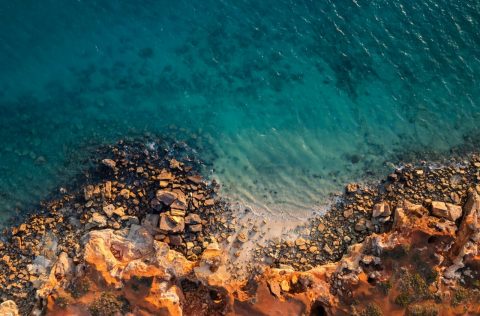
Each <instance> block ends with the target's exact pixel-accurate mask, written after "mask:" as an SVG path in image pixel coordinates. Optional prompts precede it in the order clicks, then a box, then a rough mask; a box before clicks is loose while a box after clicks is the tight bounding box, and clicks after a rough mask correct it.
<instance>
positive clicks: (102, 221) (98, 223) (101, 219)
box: [85, 213, 107, 229]
mask: <svg viewBox="0 0 480 316" xmlns="http://www.w3.org/2000/svg"><path fill="white" fill-rule="evenodd" d="M106 226H107V218H106V217H105V216H103V215H101V214H100V213H93V214H92V217H91V218H90V219H89V220H88V223H87V224H86V225H85V228H86V229H92V228H95V227H99V228H103V227H106Z"/></svg>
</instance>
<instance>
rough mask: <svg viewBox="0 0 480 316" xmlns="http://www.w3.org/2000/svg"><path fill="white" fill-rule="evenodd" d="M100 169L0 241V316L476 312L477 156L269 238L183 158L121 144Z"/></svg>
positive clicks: (370, 192) (351, 193)
mask: <svg viewBox="0 0 480 316" xmlns="http://www.w3.org/2000/svg"><path fill="white" fill-rule="evenodd" d="M100 156H101V157H100V158H99V159H98V163H97V165H96V167H94V168H93V169H92V170H91V171H90V172H89V173H88V174H87V175H86V177H85V179H86V180H85V182H84V183H83V184H82V185H79V186H77V187H75V188H74V189H73V190H72V191H71V192H67V191H66V190H63V192H62V195H61V196H60V197H59V198H56V199H53V200H51V201H48V202H45V203H44V204H43V207H42V209H41V210H39V211H38V212H36V213H34V214H33V215H31V216H29V217H27V218H26V219H25V220H24V221H22V222H21V223H19V224H18V225H15V226H14V227H11V228H10V229H5V231H4V234H3V238H2V242H1V243H0V281H1V282H0V302H3V303H2V304H1V305H0V315H44V314H46V315H93V316H95V315H127V314H128V315H326V314H328V315H342V314H344V315H355V314H356V315H391V314H392V315H394V314H398V315H403V314H405V313H406V314H408V315H450V314H465V313H470V314H479V313H480V292H479V290H480V283H479V282H478V279H479V277H480V264H479V263H480V261H479V259H480V249H479V242H480V222H479V220H480V197H479V196H478V191H480V186H477V184H478V183H479V182H480V157H479V156H476V155H470V156H469V157H468V159H464V160H456V161H453V160H452V161H451V162H450V163H448V164H445V165H443V166H439V167H437V168H434V167H432V166H431V165H427V164H417V165H405V166H403V167H402V168H399V169H397V170H395V171H394V172H393V173H392V174H390V175H389V176H388V178H387V179H385V180H384V181H382V182H381V183H379V184H378V185H374V186H370V187H364V186H361V185H359V184H354V183H352V184H348V185H347V186H346V188H345V193H344V194H343V195H342V196H341V198H339V199H338V202H336V203H334V204H333V205H332V206H331V208H330V209H329V210H328V211H327V212H326V214H325V215H323V216H317V217H314V218H311V219H309V220H308V221H305V223H303V224H300V225H298V226H297V227H295V229H294V233H293V234H285V235H282V236H280V237H275V238H269V237H268V236H267V235H266V231H267V230H269V229H271V228H272V226H274V225H276V223H270V219H268V218H264V219H258V220H252V219H251V218H248V217H244V215H245V214H239V213H238V211H233V210H232V209H231V208H230V206H229V205H228V203H225V202H224V201H223V200H222V199H221V197H219V196H218V195H217V192H218V187H217V185H216V184H215V182H213V183H208V182H206V181H205V180H204V179H203V178H202V177H201V176H200V175H199V173H198V162H196V161H195V160H194V159H193V158H192V157H190V156H189V155H184V156H182V157H175V156H174V155H173V154H172V152H171V151H169V150H167V149H166V148H162V147H159V146H154V143H145V142H119V143H118V144H116V145H114V146H110V147H108V148H106V149H105V150H103V151H101V154H100ZM245 213H248V210H245ZM244 218H248V220H245V219H244ZM245 258H246V259H245Z"/></svg>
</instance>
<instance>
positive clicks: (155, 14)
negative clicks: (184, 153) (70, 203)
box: [0, 0, 480, 218]
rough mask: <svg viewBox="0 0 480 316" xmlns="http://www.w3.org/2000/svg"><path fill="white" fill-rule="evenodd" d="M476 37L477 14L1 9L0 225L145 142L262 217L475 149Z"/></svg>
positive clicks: (201, 5)
mask: <svg viewBox="0 0 480 316" xmlns="http://www.w3.org/2000/svg"><path fill="white" fill-rule="evenodd" d="M479 30H480V3H479V2H478V1H476V0H465V1H448V0H429V1H411V0H398V1H392V0H371V1H363V0H337V1H333V0H325V1H313V0H312V1H307V0H297V1H293V0H275V1H273V0H262V1H251V0H236V1H233V0H222V1H220V0H218V1H213V0H203V1H193V0H191V1H185V0H178V1H161V0H159V1H153V0H152V1H138V0H136V1H127V0H123V1H122V0H116V1H113V0H111V1H110V0H109V1H80V0H75V1H73V0H64V1H60V0H44V1H32V0H24V1H6V0H0V214H1V217H2V218H6V217H9V216H11V215H12V214H16V213H17V212H19V210H22V209H26V208H28V207H30V206H31V205H32V203H35V202H38V201H39V200H40V199H42V198H45V197H46V196H47V195H48V193H50V192H52V190H56V189H58V187H59V186H62V185H65V184H66V183H69V181H71V179H72V177H73V176H74V175H75V174H77V173H78V172H79V170H81V169H82V167H83V166H82V164H81V161H82V159H83V157H84V156H85V155H87V154H88V152H89V148H90V146H96V145H99V144H104V143H111V142H114V141H115V140H118V139H120V138H124V137H131V136H138V135H143V134H145V133H152V134H158V135H165V136H168V137H171V138H175V139H178V140H180V141H186V142H187V143H188V144H190V145H191V146H192V147H193V148H195V149H196V151H197V153H198V155H199V156H200V157H202V158H203V159H204V160H205V161H206V162H208V165H207V167H206V168H205V174H206V175H208V176H211V177H214V178H216V179H217V180H218V181H219V182H220V183H221V184H222V188H223V193H224V195H225V196H227V197H230V198H232V199H233V200H237V201H240V202H242V203H244V204H246V205H250V206H252V207H255V208H256V209H258V210H267V211H269V212H272V213H276V214H286V213H289V214H297V212H305V211H306V212H312V211H315V210H319V209H320V208H321V206H322V205H324V204H325V201H326V198H327V196H328V194H329V193H331V192H334V191H336V190H339V189H341V188H342V186H343V185H344V184H345V183H346V182H350V181H356V180H362V179H364V178H365V177H368V176H373V177H375V176H378V175H379V174H381V173H382V172H384V171H385V170H386V169H388V166H389V163H393V164H396V163H398V162H400V161H406V160H410V159H417V158H418V159H427V158H428V157H430V156H431V155H436V156H438V155H440V156H442V155H448V154H449V153H450V152H451V151H452V150H453V149H455V150H457V149H465V150H471V149H475V148H477V147H476V145H477V141H478V140H479V137H478V135H479V131H480V128H479V126H480V124H479V117H480V31H479Z"/></svg>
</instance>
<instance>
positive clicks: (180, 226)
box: [160, 214, 185, 234]
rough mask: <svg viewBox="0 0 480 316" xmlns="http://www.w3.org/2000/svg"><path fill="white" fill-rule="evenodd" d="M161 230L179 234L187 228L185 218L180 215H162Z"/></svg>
mask: <svg viewBox="0 0 480 316" xmlns="http://www.w3.org/2000/svg"><path fill="white" fill-rule="evenodd" d="M160 230H161V231H163V232H165V233H171V234H178V233H181V232H183V231H184V230H185V219H184V218H183V217H180V216H170V215H167V214H162V215H160Z"/></svg>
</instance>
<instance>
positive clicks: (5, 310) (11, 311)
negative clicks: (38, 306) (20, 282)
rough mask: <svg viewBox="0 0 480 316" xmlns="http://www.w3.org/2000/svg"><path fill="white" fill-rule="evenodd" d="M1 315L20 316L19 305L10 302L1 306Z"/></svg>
mask: <svg viewBox="0 0 480 316" xmlns="http://www.w3.org/2000/svg"><path fill="white" fill-rule="evenodd" d="M0 315H2V316H18V315H19V313H18V308H17V304H15V302H14V301H12V300H8V301H5V302H3V303H2V304H0Z"/></svg>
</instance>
